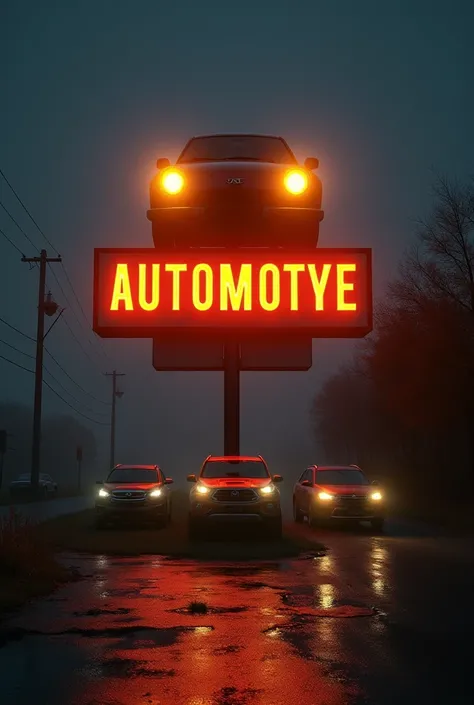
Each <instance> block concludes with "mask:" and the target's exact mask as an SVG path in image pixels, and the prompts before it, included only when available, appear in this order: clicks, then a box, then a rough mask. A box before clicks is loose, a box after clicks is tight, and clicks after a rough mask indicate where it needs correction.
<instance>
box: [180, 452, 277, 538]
mask: <svg viewBox="0 0 474 705" xmlns="http://www.w3.org/2000/svg"><path fill="white" fill-rule="evenodd" d="M187 479H188V482H193V483H194V485H193V487H192V489H191V491H190V496H189V534H190V538H197V537H198V535H202V534H203V533H204V530H205V529H206V527H208V526H210V525H211V524H212V525H214V526H216V525H217V524H219V523H221V524H222V523H223V522H229V521H232V522H239V523H245V524H249V523H250V524H255V525H256V526H260V527H261V528H262V529H263V530H264V531H266V532H267V533H268V534H269V535H270V536H271V537H272V538H275V539H277V538H280V537H281V532H282V523H281V506H280V492H279V491H278V487H277V486H276V483H278V482H281V481H282V477H281V475H273V477H272V475H271V474H270V471H269V469H268V466H267V464H266V462H265V460H264V459H263V458H262V456H261V455H258V456H255V457H254V456H243V455H235V456H234V455H232V456H230V455H227V456H213V455H209V456H208V457H207V458H206V460H205V461H204V463H203V464H202V467H201V470H200V472H199V475H198V476H197V477H196V475H188V477H187Z"/></svg>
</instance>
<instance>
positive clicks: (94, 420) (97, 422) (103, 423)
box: [43, 380, 110, 426]
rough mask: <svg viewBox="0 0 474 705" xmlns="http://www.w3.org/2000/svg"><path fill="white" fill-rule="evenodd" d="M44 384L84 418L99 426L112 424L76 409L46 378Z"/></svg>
mask: <svg viewBox="0 0 474 705" xmlns="http://www.w3.org/2000/svg"><path fill="white" fill-rule="evenodd" d="M43 384H45V385H46V387H48V389H50V390H51V391H52V392H53V394H55V395H56V396H57V397H58V398H59V399H61V401H62V402H64V404H66V405H67V406H68V407H69V408H70V409H72V410H73V411H75V412H76V414H79V416H82V417H83V418H85V419H87V420H88V421H91V422H92V423H96V424H98V425H99V426H110V424H109V423H107V422H106V421H96V419H91V418H90V416H87V414H83V413H82V411H79V410H78V409H76V408H75V407H74V406H73V405H72V404H70V403H69V402H68V401H66V399H64V398H63V397H62V396H61V395H60V394H58V392H57V391H56V390H55V389H53V387H52V386H51V385H50V384H49V383H48V382H46V380H43Z"/></svg>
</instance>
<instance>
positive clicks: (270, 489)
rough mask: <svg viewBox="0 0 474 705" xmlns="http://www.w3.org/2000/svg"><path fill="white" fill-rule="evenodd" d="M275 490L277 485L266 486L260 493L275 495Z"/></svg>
mask: <svg viewBox="0 0 474 705" xmlns="http://www.w3.org/2000/svg"><path fill="white" fill-rule="evenodd" d="M275 489H276V488H275V485H265V487H261V488H260V492H261V493H262V494H273V493H274V492H275Z"/></svg>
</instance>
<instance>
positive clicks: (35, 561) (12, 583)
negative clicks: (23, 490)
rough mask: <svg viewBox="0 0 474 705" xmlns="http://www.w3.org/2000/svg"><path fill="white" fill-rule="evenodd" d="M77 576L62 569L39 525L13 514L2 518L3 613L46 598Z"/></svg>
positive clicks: (0, 571) (0, 590)
mask: <svg viewBox="0 0 474 705" xmlns="http://www.w3.org/2000/svg"><path fill="white" fill-rule="evenodd" d="M77 577H78V576H77V574H76V573H74V572H73V571H71V570H68V569H67V568H65V567H63V566H62V565H60V563H59V562H58V561H57V560H56V558H55V555H54V548H53V546H52V545H51V543H50V542H48V541H45V540H44V538H43V537H42V536H41V534H40V532H39V531H38V525H36V524H34V523H32V522H30V521H28V520H27V519H25V518H24V517H22V516H20V515H19V514H16V513H15V512H14V511H13V510H12V511H11V512H10V515H9V516H8V517H6V518H0V612H2V611H4V610H9V609H13V608H15V607H19V606H20V605H22V604H23V603H24V602H27V601H28V600H29V599H30V598H32V597H36V596H39V595H45V594H48V593H50V592H51V591H52V590H54V589H55V588H56V587H57V586H58V585H60V584H61V583H64V582H67V581H69V580H73V579H76V578H77Z"/></svg>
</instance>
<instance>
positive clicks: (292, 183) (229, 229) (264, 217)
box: [147, 134, 324, 250]
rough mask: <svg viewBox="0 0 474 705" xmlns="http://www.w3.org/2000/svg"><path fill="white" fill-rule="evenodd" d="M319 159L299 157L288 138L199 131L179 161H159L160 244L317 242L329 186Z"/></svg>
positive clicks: (154, 185) (154, 194)
mask: <svg viewBox="0 0 474 705" xmlns="http://www.w3.org/2000/svg"><path fill="white" fill-rule="evenodd" d="M318 165H319V162H318V160H317V159H316V158H314V157H309V158H308V159H306V160H305V163H304V166H301V165H299V164H298V161H297V159H296V157H295V155H294V154H293V152H292V151H291V149H290V147H289V146H288V144H287V143H286V142H285V140H284V139H283V138H282V137H274V136H272V135H245V134H225V135H206V136H200V137H193V138H192V139H190V140H189V141H188V143H187V144H186V145H185V147H184V149H183V151H182V152H181V154H180V155H179V157H178V159H177V161H176V164H175V165H173V166H172V165H171V163H170V161H169V159H166V158H163V159H158V161H157V167H158V170H159V171H158V174H157V175H156V176H155V177H154V178H153V180H152V182H151V184H150V209H149V210H148V212H147V217H148V219H149V220H150V221H151V223H152V234H153V242H154V245H155V247H156V248H158V249H160V250H161V249H169V248H178V249H179V248H182V247H249V246H250V247H252V246H253V247H286V246H289V247H292V248H294V247H303V248H311V247H316V245H317V244H318V238H319V224H320V222H321V220H322V219H323V217H324V213H323V211H322V210H321V202H322V184H321V181H320V179H319V178H318V177H317V176H316V175H315V174H314V173H313V171H314V170H315V169H317V168H318Z"/></svg>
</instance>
